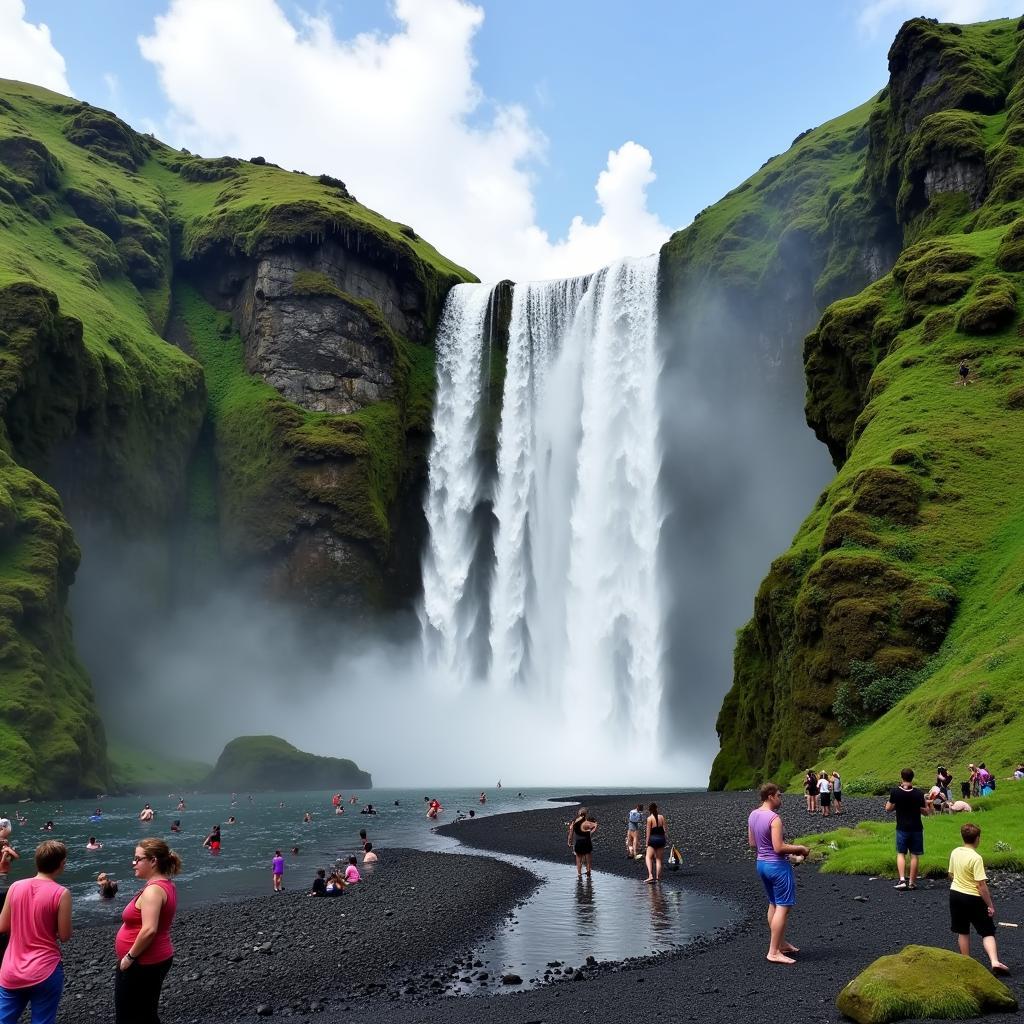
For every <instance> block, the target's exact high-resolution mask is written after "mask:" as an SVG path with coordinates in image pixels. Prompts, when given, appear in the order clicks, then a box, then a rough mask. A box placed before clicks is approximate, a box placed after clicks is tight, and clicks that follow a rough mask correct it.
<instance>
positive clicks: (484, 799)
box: [480, 793, 487, 804]
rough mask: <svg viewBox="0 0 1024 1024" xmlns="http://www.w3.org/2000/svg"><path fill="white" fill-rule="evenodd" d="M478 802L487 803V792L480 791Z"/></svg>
mask: <svg viewBox="0 0 1024 1024" xmlns="http://www.w3.org/2000/svg"><path fill="white" fill-rule="evenodd" d="M480 803H482V804H485V803H487V794H486V793H481V794H480Z"/></svg>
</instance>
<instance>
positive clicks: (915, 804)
mask: <svg viewBox="0 0 1024 1024" xmlns="http://www.w3.org/2000/svg"><path fill="white" fill-rule="evenodd" d="M900 778H901V780H902V781H901V782H900V784H899V785H898V786H896V787H895V788H893V789H892V790H891V792H890V793H889V800H888V801H887V803H886V805H885V810H886V813H887V814H888V813H890V812H891V811H895V812H896V867H897V869H898V870H899V873H900V879H899V881H898V882H897V883H896V885H895V886H893V888H895V889H916V888H917V864H918V860H919V858H920V856H921V854H922V853H924V824H923V823H922V822H921V815H922V814H931V808H929V806H928V803H927V801H926V800H925V798H924V791H923V790H921V789H918V788H917V787H916V786H915V785H914V769H913V768H904V769H903V771H901V772H900ZM908 853H909V854H910V881H909V882H908V881H907V874H906V855H907V854H908Z"/></svg>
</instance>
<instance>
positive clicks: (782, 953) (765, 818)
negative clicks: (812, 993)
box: [747, 782, 811, 964]
mask: <svg viewBox="0 0 1024 1024" xmlns="http://www.w3.org/2000/svg"><path fill="white" fill-rule="evenodd" d="M759 795H760V797H761V806H760V807H757V808H755V809H754V810H752V811H751V812H750V816H749V817H748V818H747V844H748V845H749V846H751V847H753V848H754V849H755V850H757V874H758V876H759V877H760V879H761V884H762V885H763V886H764V891H765V893H766V895H767V896H768V934H769V940H768V956H767V958H766V959H768V960H770V961H771V962H772V963H773V964H795V963H796V961H795V960H794V959H793V958H792V957H791V956H790V955H789V954H790V953H799V952H800V950H799V949H797V947H796V946H794V945H793V944H792V943H789V942H787V941H786V925H787V924H788V923H789V911H790V908H791V907H793V906H795V905H796V878H795V877H794V875H793V865H792V864H791V863H790V862H789V860H788V857H789V856H790V855H792V856H795V857H806V856H807V855H808V854H809V853H810V852H811V851H810V848H809V847H806V846H797V845H795V844H793V843H787V842H786V841H785V839H784V838H783V833H782V818H780V817H779V808H780V807H781V806H782V791H781V790H780V789H779V787H778V786H776V785H775V783H774V782H766V783H765V784H764V785H763V786H762V787H761V791H760V794H759Z"/></svg>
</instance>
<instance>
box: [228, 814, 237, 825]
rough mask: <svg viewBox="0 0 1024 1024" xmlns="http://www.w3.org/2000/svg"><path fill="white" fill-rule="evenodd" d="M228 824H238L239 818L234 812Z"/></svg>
mask: <svg viewBox="0 0 1024 1024" xmlns="http://www.w3.org/2000/svg"><path fill="white" fill-rule="evenodd" d="M226 824H228V825H237V824H238V819H237V818H236V817H235V816H234V815H233V814H232V815H231V817H229V818H228V820H227V822H226Z"/></svg>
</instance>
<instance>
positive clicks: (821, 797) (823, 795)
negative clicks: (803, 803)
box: [818, 772, 832, 818]
mask: <svg viewBox="0 0 1024 1024" xmlns="http://www.w3.org/2000/svg"><path fill="white" fill-rule="evenodd" d="M818 803H820V804H821V816H822V817H823V818H827V817H828V816H829V815H830V814H831V811H830V809H829V808H830V807H831V805H832V783H831V782H829V778H828V772H822V773H821V775H820V776H819V777H818Z"/></svg>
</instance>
